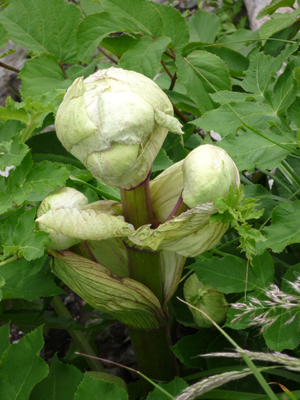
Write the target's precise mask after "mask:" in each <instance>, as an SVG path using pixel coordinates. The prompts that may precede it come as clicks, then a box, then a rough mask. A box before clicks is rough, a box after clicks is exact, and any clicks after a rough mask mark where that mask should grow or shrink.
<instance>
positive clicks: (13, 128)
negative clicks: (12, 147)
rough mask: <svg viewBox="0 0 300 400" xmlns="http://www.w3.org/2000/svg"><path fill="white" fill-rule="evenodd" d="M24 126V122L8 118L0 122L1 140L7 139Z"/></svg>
mask: <svg viewBox="0 0 300 400" xmlns="http://www.w3.org/2000/svg"><path fill="white" fill-rule="evenodd" d="M24 127H25V125H24V123H22V122H20V121H15V120H9V121H7V122H5V123H3V124H1V123H0V135H1V139H2V141H4V140H5V141H9V140H10V139H12V138H13V137H14V136H15V135H16V134H17V133H19V132H20V131H21V130H22V129H23V128H24Z"/></svg>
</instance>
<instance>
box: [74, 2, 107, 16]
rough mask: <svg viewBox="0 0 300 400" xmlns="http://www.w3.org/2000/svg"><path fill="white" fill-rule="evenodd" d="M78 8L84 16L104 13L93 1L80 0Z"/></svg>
mask: <svg viewBox="0 0 300 400" xmlns="http://www.w3.org/2000/svg"><path fill="white" fill-rule="evenodd" d="M80 7H81V8H82V10H83V12H84V13H85V14H86V15H89V14H95V13H97V12H101V11H104V10H103V8H102V7H101V6H100V4H99V3H98V1H95V0H80Z"/></svg>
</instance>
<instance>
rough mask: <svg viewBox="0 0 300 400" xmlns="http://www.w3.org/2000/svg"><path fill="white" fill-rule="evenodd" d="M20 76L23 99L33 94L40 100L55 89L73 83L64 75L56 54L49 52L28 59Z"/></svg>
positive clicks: (33, 96)
mask: <svg viewBox="0 0 300 400" xmlns="http://www.w3.org/2000/svg"><path fill="white" fill-rule="evenodd" d="M19 76H20V78H21V79H22V86H21V94H22V98H23V99H26V98H27V97H29V96H31V97H32V98H33V99H34V100H38V99H39V98H40V97H41V96H43V95H44V94H45V93H47V92H50V91H51V90H53V89H67V88H68V87H69V86H70V85H71V83H72V81H71V80H69V79H66V77H65V76H64V74H63V72H62V70H61V68H60V66H59V64H58V62H57V60H56V58H55V56H54V55H52V54H47V53H43V54H40V55H38V56H36V57H34V58H32V59H30V60H28V61H26V62H25V64H24V67H23V68H22V69H21V72H20V73H19Z"/></svg>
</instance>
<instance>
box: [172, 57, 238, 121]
mask: <svg viewBox="0 0 300 400" xmlns="http://www.w3.org/2000/svg"><path fill="white" fill-rule="evenodd" d="M176 65H177V68H178V71H177V73H178V79H179V81H180V82H181V83H184V84H185V85H186V88H187V91H188V93H189V95H190V97H191V98H192V99H193V100H194V101H195V103H196V105H197V106H198V108H199V109H200V111H201V113H205V112H206V111H209V110H212V109H213V108H214V105H213V102H212V100H211V98H210V96H209V93H214V92H215V91H218V90H231V83H230V78H229V72H228V69H227V68H226V66H225V64H224V61H222V60H221V59H220V58H219V57H217V56H215V55H214V54H210V53H207V52H205V51H194V52H193V53H191V54H189V55H188V57H186V58H183V57H179V56H178V57H177V60H176Z"/></svg>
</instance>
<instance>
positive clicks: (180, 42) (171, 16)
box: [153, 3, 190, 53]
mask: <svg viewBox="0 0 300 400" xmlns="http://www.w3.org/2000/svg"><path fill="white" fill-rule="evenodd" d="M153 5H154V6H155V7H156V8H157V10H158V11H159V13H160V15H161V16H162V20H163V30H162V32H161V35H162V36H167V37H169V38H171V39H172V42H173V49H174V51H175V53H176V51H178V50H180V49H182V48H183V47H184V46H185V45H186V44H187V43H188V41H189V36H190V33H189V28H188V24H187V23H186V20H185V19H184V18H183V16H182V15H181V13H180V12H179V11H178V10H176V8H174V7H170V6H169V5H166V4H160V3H154V4H153Z"/></svg>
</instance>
